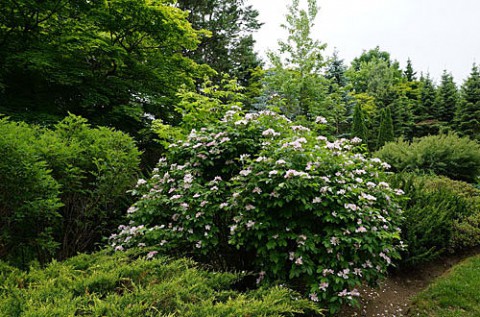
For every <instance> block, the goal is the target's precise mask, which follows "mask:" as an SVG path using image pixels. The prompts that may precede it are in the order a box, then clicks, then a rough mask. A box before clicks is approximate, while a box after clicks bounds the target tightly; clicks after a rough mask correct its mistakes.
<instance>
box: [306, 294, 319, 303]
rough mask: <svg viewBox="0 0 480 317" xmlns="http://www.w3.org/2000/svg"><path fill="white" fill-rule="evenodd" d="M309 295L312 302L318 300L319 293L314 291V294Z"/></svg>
mask: <svg viewBox="0 0 480 317" xmlns="http://www.w3.org/2000/svg"><path fill="white" fill-rule="evenodd" d="M308 297H310V300H311V301H312V302H318V296H317V293H312V294H310V295H308Z"/></svg>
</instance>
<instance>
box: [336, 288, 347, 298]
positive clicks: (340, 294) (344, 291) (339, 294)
mask: <svg viewBox="0 0 480 317" xmlns="http://www.w3.org/2000/svg"><path fill="white" fill-rule="evenodd" d="M338 296H339V297H346V296H348V290H347V289H344V290H343V291H341V292H340V293H338Z"/></svg>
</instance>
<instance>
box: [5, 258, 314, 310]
mask: <svg viewBox="0 0 480 317" xmlns="http://www.w3.org/2000/svg"><path fill="white" fill-rule="evenodd" d="M240 279H241V276H239V275H236V274H231V273H218V272H207V271H205V270H201V269H199V268H197V265H196V264H195V263H193V262H192V261H190V260H186V259H180V260H175V261H174V260H170V259H167V258H165V257H159V256H157V255H156V252H150V253H149V252H148V250H146V249H138V250H132V251H131V252H128V253H123V252H118V253H115V254H111V253H109V252H105V251H102V252H99V253H95V254H91V255H87V254H82V255H78V256H76V257H73V258H70V259H68V260H67V261H65V262H52V263H51V264H49V265H48V266H47V267H46V268H44V269H38V268H32V269H31V270H30V271H29V272H28V273H26V272H21V271H18V270H15V269H12V268H10V267H7V266H5V265H3V264H1V263H0V284H1V285H2V288H1V289H0V315H1V316H9V317H23V316H95V317H101V316H112V317H138V316H152V317H153V316H191V317H193V316H195V317H202V316H204V317H210V316H230V317H237V316H276V317H280V316H285V317H287V316H290V317H293V316H321V313H320V311H319V309H318V308H316V307H315V306H314V305H313V304H312V303H309V302H308V301H307V300H303V299H300V298H299V295H298V294H295V293H294V292H292V291H291V290H289V289H287V288H284V287H283V288H282V287H272V288H262V289H258V290H255V291H248V292H244V293H240V292H239V291H236V290H235V289H233V287H234V284H235V283H237V281H239V280H240Z"/></svg>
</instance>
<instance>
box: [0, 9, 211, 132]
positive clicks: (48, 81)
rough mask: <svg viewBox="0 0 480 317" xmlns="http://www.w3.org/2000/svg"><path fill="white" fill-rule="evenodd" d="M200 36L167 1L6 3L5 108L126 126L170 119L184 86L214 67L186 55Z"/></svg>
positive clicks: (1, 74)
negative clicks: (149, 116) (150, 117)
mask: <svg viewBox="0 0 480 317" xmlns="http://www.w3.org/2000/svg"><path fill="white" fill-rule="evenodd" d="M200 34H203V33H202V32H201V31H196V30H194V28H192V26H191V25H190V23H189V22H188V21H187V13H186V12H183V11H181V10H180V9H178V8H175V7H174V6H173V4H172V1H169V0H110V1H101V0H52V1H36V0H4V1H2V10H0V43H1V44H0V66H1V67H0V87H1V91H0V107H1V109H0V111H1V112H3V113H8V114H10V115H12V116H15V113H19V112H20V113H22V114H21V115H22V119H25V118H26V115H29V114H30V115H31V116H32V117H33V116H35V119H38V118H40V117H42V116H39V114H45V115H47V116H48V117H49V118H52V119H54V120H55V119H56V118H60V117H63V116H64V115H65V114H66V113H67V112H72V113H75V114H80V115H83V116H85V117H88V118H91V119H93V122H94V123H98V124H108V125H114V126H117V127H119V128H123V129H124V130H127V131H130V130H136V129H137V128H138V127H139V126H142V120H143V116H144V115H145V113H150V114H153V115H154V116H156V117H160V118H163V119H164V120H165V121H167V122H172V121H174V120H175V116H174V112H173V111H172V107H173V103H174V102H175V100H176V98H177V97H176V92H177V90H178V87H180V86H182V85H186V86H191V87H193V85H194V79H195V78H197V77H203V76H204V74H205V73H206V72H207V71H208V70H209V68H208V67H205V66H199V65H197V64H196V63H195V62H194V61H192V60H191V59H189V58H187V57H186V53H187V52H189V51H193V50H195V49H196V47H197V45H198V43H199V40H198V38H199V35H200ZM43 118H45V116H43Z"/></svg>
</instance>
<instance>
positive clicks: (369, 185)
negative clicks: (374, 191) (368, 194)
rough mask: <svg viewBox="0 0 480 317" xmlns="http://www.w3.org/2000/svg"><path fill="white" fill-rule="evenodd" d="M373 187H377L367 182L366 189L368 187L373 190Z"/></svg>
mask: <svg viewBox="0 0 480 317" xmlns="http://www.w3.org/2000/svg"><path fill="white" fill-rule="evenodd" d="M375 186H377V185H375V183H373V182H367V187H368V188H374V187H375Z"/></svg>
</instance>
